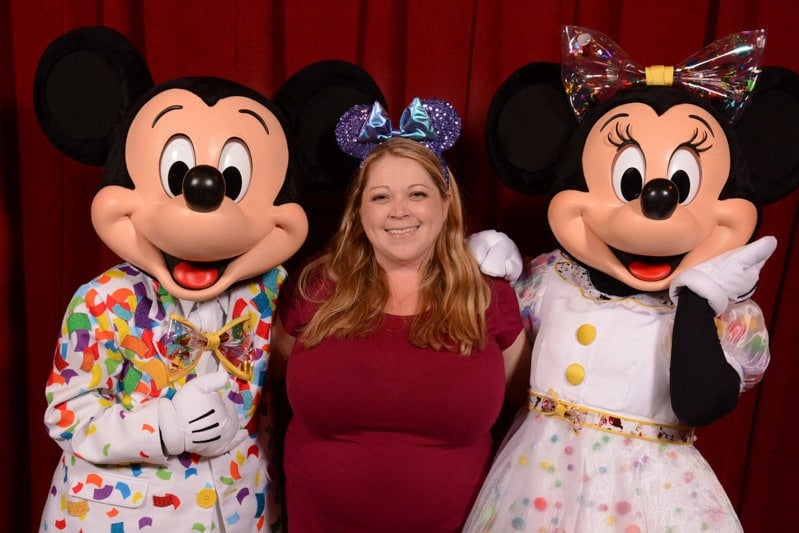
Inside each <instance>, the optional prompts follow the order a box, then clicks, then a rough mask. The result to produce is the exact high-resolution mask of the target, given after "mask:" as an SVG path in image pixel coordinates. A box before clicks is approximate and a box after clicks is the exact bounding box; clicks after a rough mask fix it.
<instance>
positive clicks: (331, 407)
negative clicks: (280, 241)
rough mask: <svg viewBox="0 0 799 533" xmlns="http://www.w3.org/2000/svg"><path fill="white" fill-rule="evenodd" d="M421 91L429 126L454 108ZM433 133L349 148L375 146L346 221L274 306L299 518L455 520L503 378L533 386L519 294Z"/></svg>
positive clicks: (290, 479) (343, 522) (358, 130)
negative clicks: (491, 258)
mask: <svg viewBox="0 0 799 533" xmlns="http://www.w3.org/2000/svg"><path fill="white" fill-rule="evenodd" d="M412 105H415V106H416V107H415V110H414V115H415V116H417V117H420V116H421V117H424V120H423V122H424V121H429V123H430V124H431V126H432V128H433V133H430V134H429V135H430V138H445V137H446V135H445V132H446V131H447V130H446V129H445V128H447V127H448V126H447V122H446V120H445V121H444V122H443V123H440V122H436V121H435V120H433V119H432V118H431V117H438V118H440V117H441V116H445V117H447V116H448V117H449V120H450V121H452V120H453V119H457V115H454V111H453V110H452V109H451V107H449V105H448V104H445V103H442V102H440V101H415V102H414V104H412ZM365 107H366V106H365ZM375 109H376V108H373V110H375ZM366 110H368V108H367V109H360V111H363V112H364V113H363V114H359V113H360V111H359V113H356V114H355V115H354V117H353V115H349V118H350V119H353V120H352V122H351V123H348V120H347V118H346V117H347V116H348V115H345V117H344V118H342V121H341V122H339V126H340V129H341V130H346V129H347V127H348V126H352V124H357V127H355V128H353V129H352V131H351V132H350V133H351V135H348V134H347V133H346V132H343V133H341V134H340V135H339V142H340V143H341V144H342V145H343V147H345V149H346V147H347V139H348V138H360V139H365V138H368V133H367V132H366V131H365V126H364V124H365V122H366V121H365V120H364V119H365V117H366V114H365V111H366ZM378 112H379V110H378ZM428 114H429V117H428ZM359 117H360V118H359ZM372 117H374V113H373V114H372ZM450 124H452V123H450ZM456 124H457V127H458V129H459V120H458V121H457V123H456ZM436 128H438V129H437V130H436ZM387 129H388V130H390V126H389V127H388V128H387ZM436 131H437V132H438V133H435V132H436ZM454 138H457V132H456V133H455V134H454V136H453V137H452V139H451V140H452V141H453V142H454ZM342 139H344V141H343V142H342ZM356 142H357V141H356ZM423 142H425V138H422V139H420V140H413V139H409V138H404V136H403V135H400V134H398V133H396V132H392V133H389V134H387V135H386V138H385V139H381V140H379V141H374V142H370V141H368V140H367V141H366V143H365V144H366V147H352V146H350V147H349V148H351V149H350V150H348V152H350V153H352V152H353V151H355V152H356V153H360V154H361V155H363V156H364V159H363V163H362V165H361V168H360V170H359V171H358V173H357V175H356V177H355V180H354V182H353V184H352V185H351V187H350V191H349V194H348V196H347V204H346V207H345V210H344V214H343V217H342V221H341V224H340V226H339V230H338V232H337V233H336V235H335V236H334V238H333V241H332V242H331V243H330V245H329V246H328V248H327V249H326V251H325V252H324V253H323V254H322V255H321V256H320V257H319V258H318V259H316V260H314V261H312V262H310V263H309V265H308V266H307V267H306V268H304V269H303V270H302V272H301V273H300V275H299V276H298V278H296V279H295V280H294V281H291V279H290V281H289V285H290V286H291V287H290V288H287V292H285V293H284V294H285V296H282V297H281V299H280V302H279V304H278V314H279V320H276V321H275V324H274V328H273V334H272V336H273V340H274V345H273V346H274V348H273V354H274V355H275V356H278V357H282V358H283V359H288V367H287V377H286V387H287V392H288V398H289V401H290V403H291V407H292V409H293V411H294V416H293V418H292V419H291V422H290V424H289V428H288V432H287V436H286V443H285V471H286V502H287V509H288V513H287V514H288V517H287V518H288V524H289V528H290V530H291V531H300V532H303V531H396V532H400V531H402V532H404V531H426V532H441V533H443V532H453V531H458V530H459V529H460V528H461V526H462V525H463V521H464V520H465V518H466V513H467V512H468V510H469V507H470V506H471V504H472V501H473V500H474V497H475V494H476V490H477V488H478V487H479V486H480V483H481V481H482V479H483V476H484V474H485V471H486V468H487V466H488V463H489V461H490V457H491V451H492V442H491V434H490V429H491V427H492V425H493V424H494V422H495V421H496V420H497V417H498V415H499V412H500V408H501V407H502V404H503V401H504V398H505V396H506V392H507V394H511V391H514V392H516V393H517V394H516V398H517V399H518V398H519V397H520V396H523V388H522V386H523V382H524V377H525V375H526V368H528V367H527V359H526V358H527V357H528V356H529V353H530V346H529V345H528V344H527V343H526V340H525V337H524V335H523V333H522V330H521V320H520V317H519V312H518V306H517V304H516V301H515V297H514V295H513V292H512V291H511V289H510V286H509V285H508V283H507V282H505V281H502V280H497V279H492V278H487V277H484V276H482V275H481V273H480V270H479V268H478V265H477V262H476V261H475V259H474V258H473V257H472V255H471V253H470V252H469V250H468V249H467V247H466V244H465V240H464V230H463V212H462V208H461V203H460V202H461V199H460V193H459V190H458V184H457V182H456V181H455V180H454V177H453V176H452V175H451V174H450V173H449V171H448V169H446V166H445V164H444V163H443V159H442V158H441V157H440V154H438V153H437V152H438V151H440V149H441V146H440V145H435V144H433V145H432V147H428V146H426V145H424V144H422V143H423ZM360 148H363V150H362V151H360ZM275 362H276V361H275V360H274V359H273V363H275ZM507 385H509V387H508V388H507V390H506V386H507ZM517 387H518V388H517ZM519 392H521V393H522V394H518V393H519Z"/></svg>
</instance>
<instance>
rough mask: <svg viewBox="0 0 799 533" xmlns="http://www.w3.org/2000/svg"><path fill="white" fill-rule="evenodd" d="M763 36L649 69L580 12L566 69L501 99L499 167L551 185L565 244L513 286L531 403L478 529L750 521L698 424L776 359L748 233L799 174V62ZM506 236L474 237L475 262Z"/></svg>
mask: <svg viewBox="0 0 799 533" xmlns="http://www.w3.org/2000/svg"><path fill="white" fill-rule="evenodd" d="M764 45H765V32H764V31H747V32H742V33H739V34H735V35H731V36H729V37H727V38H725V39H722V40H720V41H717V42H715V43H713V44H711V45H709V46H708V47H706V48H705V49H703V50H701V51H700V52H699V53H697V54H696V55H695V56H693V57H691V58H689V59H688V60H687V61H686V62H685V63H684V64H682V65H681V66H675V67H664V66H660V67H649V68H646V69H641V68H639V67H638V66H637V65H636V64H635V63H634V62H633V61H632V60H630V59H629V58H628V57H627V56H626V55H625V54H624V52H623V51H622V50H621V49H619V47H618V46H617V45H616V44H615V43H613V42H612V41H611V40H610V39H609V38H608V37H606V36H605V35H602V34H600V33H598V32H595V31H592V30H588V29H585V28H580V27H572V26H569V27H565V28H564V31H563V51H564V62H563V64H562V65H555V64H547V63H532V64H529V65H527V66H525V67H523V68H521V69H520V70H518V71H517V72H515V73H514V74H513V75H512V76H511V77H510V78H509V79H508V80H506V82H505V83H504V84H503V86H502V87H501V88H500V89H499V91H498V92H497V94H496V95H495V97H494V100H493V102H492V105H491V109H490V111H489V115H488V125H487V128H488V129H487V142H488V150H489V153H490V157H491V159H492V163H493V164H494V166H495V168H496V170H497V172H498V174H499V176H500V177H501V178H502V179H503V181H504V182H505V183H507V184H508V185H510V186H511V187H514V188H516V189H517V190H520V191H523V192H525V193H528V194H540V193H548V194H549V195H550V202H549V205H548V210H547V216H548V221H549V225H550V228H551V230H552V233H553V235H554V238H555V240H556V241H557V243H558V245H559V246H560V249H559V250H556V251H554V252H551V253H547V254H544V255H541V256H539V257H537V258H535V259H534V260H533V261H532V262H530V263H529V264H527V265H526V266H525V270H524V273H523V275H522V277H521V278H520V279H519V280H518V281H517V282H516V284H515V288H516V291H517V296H518V298H519V302H520V308H521V312H522V317H523V320H524V322H525V328H526V330H527V332H528V335H529V336H530V338H531V339H533V340H534V342H535V347H534V349H533V357H532V368H531V372H530V398H529V408H528V410H527V411H526V412H525V413H523V414H522V415H520V417H519V419H518V420H517V424H516V425H515V430H514V431H513V432H511V433H510V434H509V436H508V437H507V438H506V442H505V443H504V445H503V447H502V449H501V450H500V452H499V453H498V456H497V457H496V460H495V463H494V465H493V467H492V469H491V472H490V474H489V476H488V478H487V480H486V482H485V484H484V486H483V488H482V490H481V493H480V495H479V496H478V499H477V502H476V504H475V507H474V509H473V510H472V513H471V515H470V518H469V521H468V523H467V526H466V528H465V530H466V531H470V532H474V531H503V532H504V531H544V530H546V531H570V532H571V531H600V530H603V529H604V528H610V529H614V530H616V531H625V532H628V533H632V532H640V531H671V530H675V531H676V530H680V531H683V530H686V531H687V530H690V531H704V530H708V531H739V530H740V529H741V525H740V522H739V520H738V518H737V516H736V514H735V511H734V510H733V508H732V505H731V503H730V501H729V499H728V498H727V496H726V494H725V493H724V490H723V488H722V486H721V484H720V483H719V481H718V480H717V478H716V476H715V474H714V473H713V472H712V470H711V468H710V466H709V465H708V464H707V462H706V461H705V459H704V458H703V457H702V456H701V454H700V453H699V451H698V450H697V449H696V448H695V447H694V446H693V441H694V429H693V428H694V427H696V426H701V425H705V424H709V423H711V422H713V421H715V420H717V419H719V418H720V417H722V416H724V415H725V414H726V413H728V412H729V411H730V410H732V409H733V408H734V406H735V404H736V402H737V398H738V395H739V394H740V393H741V392H742V391H744V390H746V389H749V388H751V387H752V386H754V385H755V384H756V383H758V382H759V381H760V379H761V377H762V375H763V373H764V371H765V369H766V366H767V364H768V361H769V357H770V356H769V351H768V333H767V331H766V327H765V324H764V319H763V315H762V312H761V310H760V309H759V307H758V306H757V305H756V304H755V303H754V302H753V301H752V300H750V299H749V297H750V296H751V294H752V293H753V291H754V289H755V285H756V284H757V280H758V276H759V271H760V268H761V267H762V265H763V263H764V262H765V261H766V259H767V258H768V257H769V256H770V255H771V253H772V252H773V251H774V248H775V246H776V241H775V239H774V238H772V237H764V238H762V239H760V240H757V241H754V242H751V240H752V238H753V236H754V234H755V232H756V229H757V225H758V221H759V217H760V212H759V208H760V206H762V205H765V204H767V203H770V202H773V201H776V200H777V199H779V198H781V197H782V196H784V195H786V194H788V193H789V192H791V191H792V190H794V189H795V188H796V187H797V184H799V173H798V172H797V169H798V168H799V165H798V164H799V154H797V152H796V151H795V150H791V149H790V147H791V146H795V145H796V143H797V137H798V136H799V130H798V129H797V128H799V124H796V123H795V121H794V122H791V117H795V116H796V115H795V113H796V111H797V110H799V77H797V76H796V75H795V74H794V73H793V72H789V71H786V70H782V69H774V68H762V69H761V67H760V61H761V57H762V53H763V49H764ZM753 87H754V90H752V89H753ZM496 238H497V235H496V234H495V233H487V234H483V235H482V236H478V237H475V236H473V237H472V239H473V240H475V239H477V242H475V243H473V248H475V249H476V253H477V255H478V257H483V256H484V255H485V254H486V253H487V252H488V254H489V256H490V255H491V250H488V251H487V250H486V249H487V248H490V245H491V242H492V241H493V240H495V239H496ZM500 255H501V254H500ZM491 261H492V259H491V257H489V258H488V259H486V260H485V262H484V270H490V269H491V268H490V267H489V268H486V266H485V265H486V264H490V263H491ZM500 270H501V269H500ZM500 273H501V272H500Z"/></svg>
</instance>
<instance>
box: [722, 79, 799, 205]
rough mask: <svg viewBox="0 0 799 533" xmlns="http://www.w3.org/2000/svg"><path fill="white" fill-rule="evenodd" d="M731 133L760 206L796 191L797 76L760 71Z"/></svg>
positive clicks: (798, 140) (798, 142) (798, 168)
mask: <svg viewBox="0 0 799 533" xmlns="http://www.w3.org/2000/svg"><path fill="white" fill-rule="evenodd" d="M735 131H736V136H737V138H738V142H739V144H740V146H741V150H742V151H743V153H744V157H745V158H746V162H747V164H748V166H749V170H750V171H751V173H752V186H753V188H754V190H755V194H756V195H757V200H758V202H759V203H760V205H766V204H770V203H772V202H776V201H777V200H779V199H780V198H783V197H785V196H787V195H788V194H790V193H791V192H793V191H794V190H796V188H797V187H799V76H798V75H797V74H796V73H795V72H793V71H791V70H788V69H785V68H781V67H765V68H763V71H762V72H761V73H760V76H759V77H758V79H757V84H756V85H755V90H754V91H753V92H752V94H751V95H750V96H749V100H748V101H747V103H746V106H745V107H744V110H743V113H742V115H741V116H740V117H739V119H738V121H737V122H736V123H735Z"/></svg>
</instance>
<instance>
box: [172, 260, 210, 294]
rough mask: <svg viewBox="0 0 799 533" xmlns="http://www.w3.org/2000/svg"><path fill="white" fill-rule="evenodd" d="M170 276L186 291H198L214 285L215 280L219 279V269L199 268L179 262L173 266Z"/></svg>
mask: <svg viewBox="0 0 799 533" xmlns="http://www.w3.org/2000/svg"><path fill="white" fill-rule="evenodd" d="M172 275H173V276H174V277H175V279H176V280H177V282H178V283H180V284H181V285H183V286H184V287H186V288H187V289H195V290H199V289H205V288H206V287H210V286H211V285H213V284H214V283H216V280H218V279H219V269H218V268H216V267H208V268H200V267H197V266H195V265H192V264H191V263H187V262H185V261H181V262H180V263H178V264H177V265H175V268H174V270H173V271H172Z"/></svg>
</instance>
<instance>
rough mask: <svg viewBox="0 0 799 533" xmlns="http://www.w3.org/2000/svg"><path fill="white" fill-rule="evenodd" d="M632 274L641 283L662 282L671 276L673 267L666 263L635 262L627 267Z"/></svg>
mask: <svg viewBox="0 0 799 533" xmlns="http://www.w3.org/2000/svg"><path fill="white" fill-rule="evenodd" d="M627 268H628V269H629V271H630V273H631V274H632V275H633V276H635V277H636V278H638V279H640V280H641V281H660V280H662V279H665V278H666V277H668V275H669V274H671V266H670V265H668V264H666V263H661V264H654V265H653V264H651V263H642V262H641V261H633V262H632V263H630V266H628V267H627Z"/></svg>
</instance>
